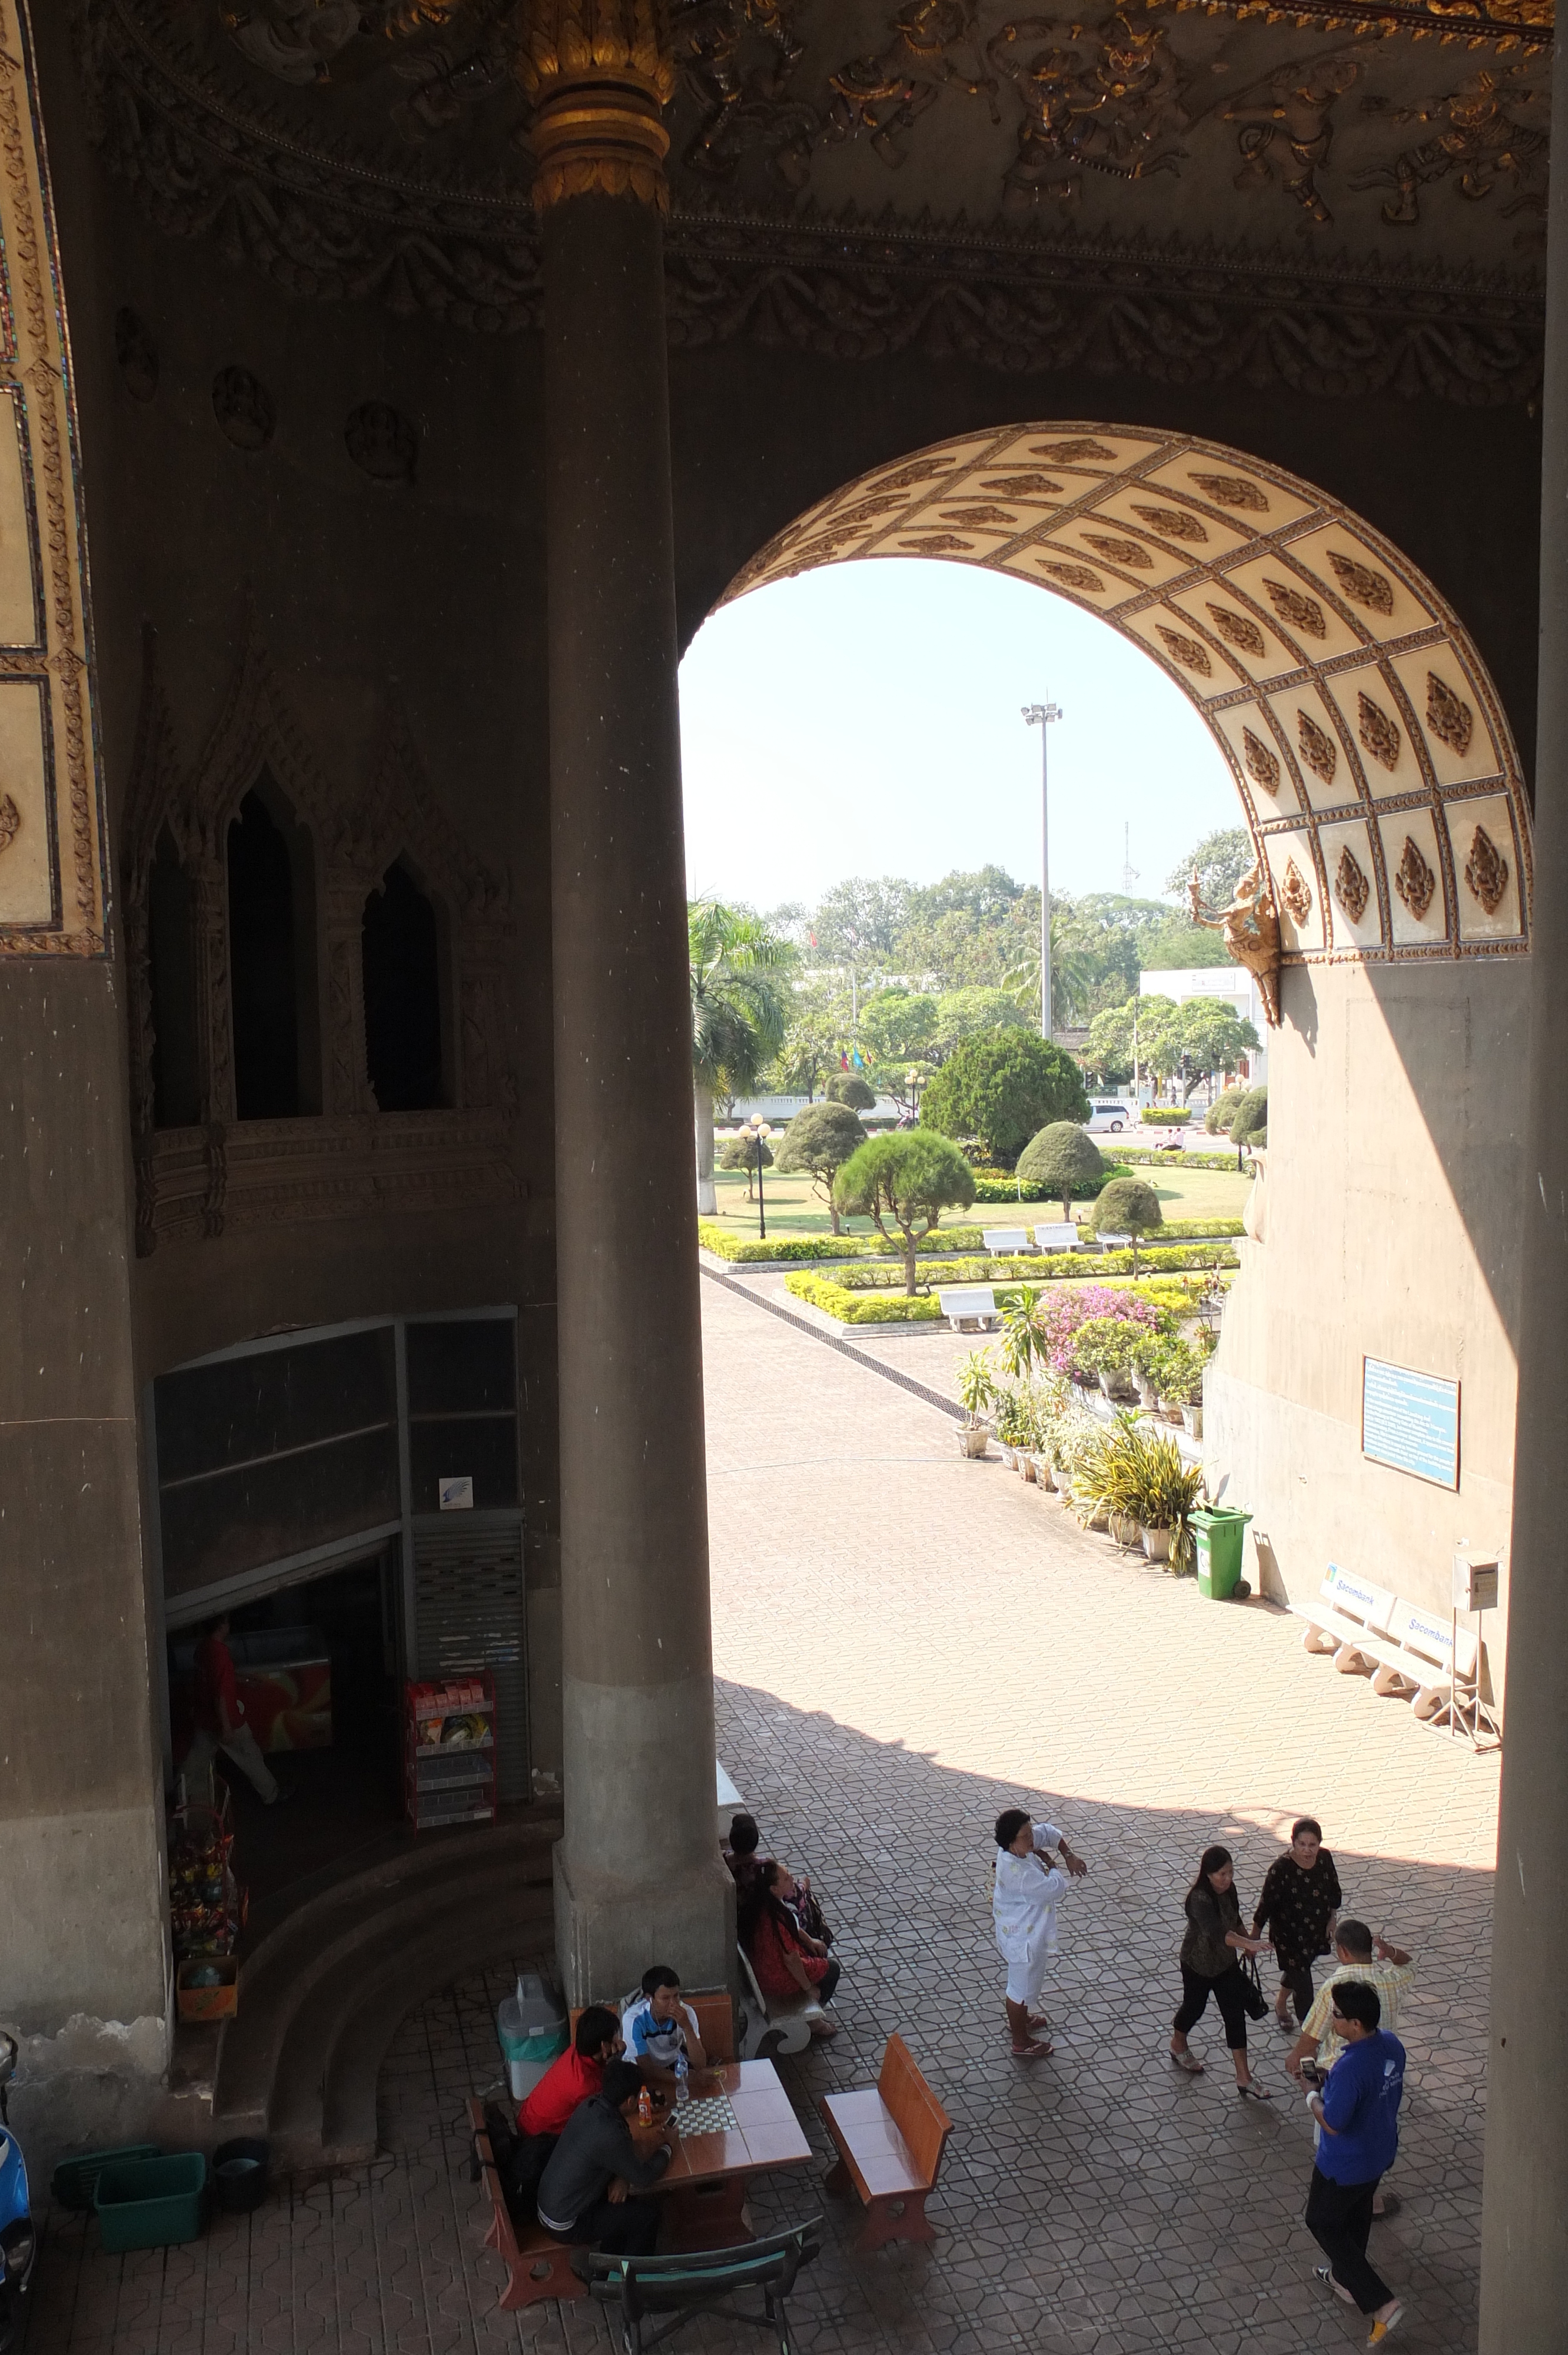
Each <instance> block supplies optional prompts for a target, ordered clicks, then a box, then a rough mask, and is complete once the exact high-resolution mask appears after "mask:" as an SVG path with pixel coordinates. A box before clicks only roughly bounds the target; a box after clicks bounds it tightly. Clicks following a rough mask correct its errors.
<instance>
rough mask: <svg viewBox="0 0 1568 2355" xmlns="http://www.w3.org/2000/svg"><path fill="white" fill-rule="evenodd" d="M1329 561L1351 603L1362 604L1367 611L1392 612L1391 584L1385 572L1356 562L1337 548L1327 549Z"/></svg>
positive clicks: (1335, 576) (1336, 578)
mask: <svg viewBox="0 0 1568 2355" xmlns="http://www.w3.org/2000/svg"><path fill="white" fill-rule="evenodd" d="M1329 563H1330V568H1331V570H1332V571H1333V575H1334V578H1335V580H1336V581H1338V582H1339V584H1340V588H1341V589H1342V590H1343V591H1344V592H1345V595H1346V596H1347V597H1348V598H1349V599H1350V601H1351V603H1352V604H1353V605H1364V606H1365V607H1366V609H1367V611H1368V613H1393V582H1392V581H1390V580H1389V578H1388V575H1387V574H1386V573H1385V572H1374V571H1373V570H1372V566H1371V565H1370V564H1358V563H1357V562H1356V559H1355V558H1354V557H1353V556H1343V555H1341V554H1340V550H1339V549H1337V548H1331V549H1330V550H1329Z"/></svg>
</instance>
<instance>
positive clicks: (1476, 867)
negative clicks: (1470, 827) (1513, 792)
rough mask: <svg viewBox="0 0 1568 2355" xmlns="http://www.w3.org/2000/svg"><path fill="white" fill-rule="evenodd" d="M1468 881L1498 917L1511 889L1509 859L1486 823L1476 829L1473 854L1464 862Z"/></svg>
mask: <svg viewBox="0 0 1568 2355" xmlns="http://www.w3.org/2000/svg"><path fill="white" fill-rule="evenodd" d="M1465 880H1466V882H1467V884H1468V886H1469V888H1470V890H1471V892H1472V893H1473V894H1474V896H1475V898H1476V899H1478V900H1479V901H1480V903H1481V906H1482V907H1483V908H1484V910H1485V911H1486V912H1487V914H1488V915H1489V916H1495V915H1496V914H1497V911H1498V910H1499V908H1500V907H1501V906H1502V903H1503V894H1504V893H1505V892H1506V890H1508V860H1507V859H1506V858H1504V857H1503V855H1502V853H1501V851H1500V850H1499V848H1498V847H1497V844H1496V843H1495V842H1494V841H1493V840H1492V838H1491V836H1490V835H1489V833H1488V832H1487V830H1486V827H1485V826H1478V827H1477V828H1476V834H1475V839H1474V841H1473V842H1472V843H1471V845H1470V855H1469V857H1468V858H1467V859H1466V861H1465Z"/></svg>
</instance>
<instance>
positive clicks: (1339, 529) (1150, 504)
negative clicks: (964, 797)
mask: <svg viewBox="0 0 1568 2355" xmlns="http://www.w3.org/2000/svg"><path fill="white" fill-rule="evenodd" d="M871 557H903V558H909V557H934V558H937V559H940V560H942V561H944V562H948V563H955V564H976V565H982V566H984V567H985V568H987V569H988V570H991V571H996V572H1003V573H1008V574H1011V575H1012V578H1014V579H1015V580H1020V581H1033V583H1035V584H1036V585H1037V586H1038V587H1040V588H1043V589H1047V590H1049V591H1051V592H1052V593H1053V594H1054V595H1055V596H1059V597H1065V598H1067V599H1069V600H1070V601H1071V602H1073V603H1074V604H1075V605H1079V606H1081V607H1083V608H1084V609H1085V610H1086V612H1088V613H1097V614H1098V615H1100V616H1101V618H1102V619H1104V620H1105V621H1107V622H1109V623H1112V624H1113V626H1114V627H1116V628H1117V629H1118V630H1120V631H1122V632H1123V633H1124V634H1125V635H1126V636H1128V637H1129V638H1131V639H1132V640H1133V641H1134V643H1135V644H1136V645H1139V647H1141V649H1142V650H1143V652H1144V653H1145V654H1146V655H1149V657H1150V660H1151V661H1154V662H1156V663H1158V664H1159V665H1160V668H1161V669H1162V670H1164V671H1165V672H1166V673H1167V674H1168V675H1169V676H1170V677H1171V678H1172V679H1174V680H1175V682H1176V684H1177V685H1178V686H1179V687H1181V690H1182V692H1183V693H1184V694H1185V695H1186V696H1187V697H1188V698H1190V699H1191V701H1192V703H1194V704H1195V705H1196V706H1197V708H1198V709H1199V710H1200V711H1201V712H1202V715H1203V718H1204V719H1205V720H1206V721H1207V722H1208V725H1209V728H1210V730H1211V732H1212V733H1213V738H1214V741H1215V742H1216V743H1217V744H1218V746H1219V747H1220V750H1221V751H1222V752H1223V753H1224V758H1225V760H1226V762H1227V763H1228V765H1229V767H1230V770H1231V773H1232V775H1233V776H1234V780H1235V785H1236V791H1237V793H1238V794H1239V795H1240V797H1241V801H1242V805H1243V808H1244V809H1245V814H1246V822H1247V825H1248V826H1249V828H1250V830H1251V832H1252V835H1253V838H1254V841H1255V844H1256V846H1257V849H1258V853H1259V856H1260V858H1261V859H1262V860H1263V862H1264V864H1265V867H1266V872H1267V875H1268V877H1269V879H1270V882H1271V885H1272V890H1273V896H1274V902H1275V906H1276V909H1277V913H1278V917H1279V922H1280V932H1281V939H1282V945H1283V949H1284V954H1285V957H1286V959H1287V961H1294V962H1298V963H1300V962H1310V961H1312V960H1314V959H1318V958H1323V957H1343V956H1351V957H1355V958H1365V959H1380V960H1382V959H1391V958H1397V959H1404V958H1410V957H1416V958H1420V957H1456V956H1475V955H1483V956H1498V955H1506V954H1510V953H1513V954H1517V953H1519V952H1520V951H1522V950H1523V949H1525V948H1526V947H1527V946H1528V935H1529V919H1530V877H1531V863H1530V816H1529V809H1528V805H1527V802H1526V798H1525V794H1524V789H1523V783H1522V780H1521V778H1520V769H1519V761H1518V756H1517V754H1516V752H1515V751H1514V746H1513V741H1512V738H1511V736H1510V731H1509V726H1508V722H1507V719H1505V717H1504V714H1503V711H1502V709H1501V706H1500V704H1499V700H1498V698H1497V694H1496V692H1495V690H1494V688H1493V687H1492V684H1491V681H1490V680H1489V677H1488V676H1487V673H1486V670H1485V668H1484V667H1483V666H1482V663H1481V661H1480V658H1479V656H1478V654H1477V652H1476V649H1475V647H1474V645H1472V644H1471V642H1470V639H1469V637H1468V636H1467V633H1466V632H1465V630H1464V628H1463V626H1462V625H1461V623H1459V621H1458V619H1457V616H1456V615H1455V614H1454V613H1452V612H1451V611H1450V610H1449V608H1448V606H1447V605H1446V603H1445V602H1444V600H1443V599H1442V598H1441V597H1440V596H1439V595H1438V593H1437V591H1436V590H1435V589H1434V588H1433V586H1432V583H1431V582H1430V581H1427V580H1426V579H1425V576H1424V575H1423V574H1422V573H1420V572H1418V571H1417V570H1416V569H1415V567H1414V565H1412V564H1411V563H1410V562H1409V561H1408V560H1407V559H1405V558H1404V557H1403V556H1402V555H1401V554H1400V552H1399V550H1398V549H1396V548H1394V547H1393V545H1392V544H1391V543H1390V542H1389V541H1388V540H1386V539H1384V538H1383V536H1382V535H1381V533H1378V532H1376V531H1374V530H1373V529H1372V527H1371V526H1370V525H1369V524H1367V523H1365V522H1363V521H1362V520H1361V518H1360V517H1357V516H1354V515H1351V513H1350V512H1349V511H1348V510H1347V509H1346V508H1344V507H1342V506H1340V505H1339V504H1338V503H1337V502H1336V501H1335V500H1332V499H1330V498H1328V497H1326V496H1324V495H1323V494H1322V493H1321V492H1319V491H1317V490H1315V489H1314V488H1313V487H1312V485H1310V484H1308V483H1303V482H1299V481H1298V480H1297V479H1296V478H1295V477H1294V476H1292V475H1290V474H1285V473H1283V472H1282V471H1281V470H1280V469H1279V468H1277V467H1274V466H1266V465H1263V464H1259V463H1258V461H1257V460H1255V459H1253V458H1249V457H1246V456H1245V455H1243V454H1242V453H1240V452H1238V451H1235V450H1232V449H1227V448H1225V447H1224V446H1223V445H1221V444H1219V443H1216V442H1201V441H1197V440H1194V439H1193V438H1192V437H1191V436H1189V435H1181V434H1172V435H1165V436H1161V435H1158V434H1154V433H1150V432H1146V431H1142V430H1139V431H1128V430H1126V429H1124V428H1121V427H1118V426H1105V425H1099V424H1038V425H1015V426H1011V427H1008V428H1007V429H1005V430H1004V431H1002V432H987V433H978V434H973V435H969V436H966V437H964V438H962V439H960V440H958V441H952V442H939V443H938V444H937V445H936V446H935V447H933V448H931V449H928V450H922V451H920V452H918V453H916V454H915V455H913V456H910V457H906V458H902V459H898V460H895V462H894V463H893V464H889V465H886V466H882V467H879V468H878V469H877V470H876V471H875V472H874V473H873V474H863V475H862V476H861V478H860V479H859V481H857V482H854V483H851V484H848V485H845V487H844V488H843V489H842V490H840V491H836V492H835V493H834V494H833V495H832V497H831V498H827V499H824V500H822V501H821V503H820V504H819V505H818V506H815V507H812V508H811V509H810V512H809V513H808V514H806V515H804V516H802V517H800V519H799V521H798V522H796V523H793V524H791V525H790V526H789V528H788V529H787V530H785V531H783V532H780V533H779V537H778V538H776V539H774V540H773V541H771V542H770V543H769V545H768V547H767V548H765V549H763V550H762V551H761V553H760V554H759V555H758V556H757V557H756V558H754V559H753V560H752V561H751V563H749V564H748V565H747V567H746V568H745V570H743V571H742V572H741V573H740V574H739V575H738V576H737V577H736V580H735V581H733V582H732V583H731V585H730V587H729V589H728V590H727V591H726V595H725V597H724V599H723V601H722V602H724V603H726V604H727V603H728V602H730V601H731V600H732V599H734V598H736V597H740V596H744V595H746V594H747V592H748V591H751V590H754V589H758V588H761V587H763V586H764V585H765V584H767V583H768V582H770V581H784V580H789V579H790V578H792V577H793V576H794V575H796V574H798V573H801V572H807V571H810V570H813V569H814V568H815V567H817V566H819V565H823V564H842V563H845V562H848V561H852V560H859V559H864V558H871ZM1079 716H1080V718H1081V717H1082V715H1079Z"/></svg>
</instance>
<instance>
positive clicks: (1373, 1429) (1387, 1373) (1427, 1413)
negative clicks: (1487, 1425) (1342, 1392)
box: [1361, 1358, 1459, 1488]
mask: <svg viewBox="0 0 1568 2355" xmlns="http://www.w3.org/2000/svg"><path fill="white" fill-rule="evenodd" d="M1361 1454H1362V1455H1370V1456H1371V1457H1372V1461H1373V1463H1374V1464H1391V1465H1393V1468H1394V1470H1395V1471H1396V1472H1414V1475H1415V1476H1416V1478H1417V1479H1419V1480H1430V1481H1432V1482H1433V1483H1434V1484H1435V1485H1436V1487H1439V1488H1457V1487H1458V1485H1459V1385H1458V1383H1457V1382H1447V1381H1445V1380H1443V1379H1442V1377H1441V1375H1438V1374H1414V1373H1412V1372H1411V1370H1410V1369H1409V1368H1408V1366H1389V1365H1385V1364H1384V1363H1383V1359H1381V1358H1363V1359H1361Z"/></svg>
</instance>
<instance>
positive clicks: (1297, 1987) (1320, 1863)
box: [1252, 1816, 1340, 2036]
mask: <svg viewBox="0 0 1568 2355" xmlns="http://www.w3.org/2000/svg"><path fill="white" fill-rule="evenodd" d="M1339 1918H1340V1876H1339V1874H1338V1873H1337V1872H1336V1871H1335V1870H1334V1859H1333V1858H1332V1857H1331V1856H1330V1854H1329V1851H1328V1849H1326V1848H1325V1847H1324V1846H1323V1827H1322V1825H1321V1824H1320V1823H1319V1822H1318V1821H1317V1819H1316V1817H1312V1816H1302V1817H1299V1818H1298V1821H1297V1822H1295V1823H1294V1824H1292V1825H1291V1827H1290V1846H1289V1847H1288V1848H1287V1849H1286V1851H1285V1853H1284V1855H1283V1856H1277V1857H1276V1858H1275V1859H1274V1862H1273V1863H1272V1864H1271V1865H1270V1866H1269V1868H1268V1870H1267V1871H1266V1873H1265V1874H1264V1877H1263V1894H1262V1896H1261V1897H1260V1898H1259V1899H1258V1901H1257V1911H1256V1912H1255V1913H1254V1915H1253V1917H1252V1934H1253V1936H1254V1937H1256V1936H1257V1935H1258V1934H1259V1932H1260V1931H1261V1930H1262V1929H1263V1928H1264V1926H1265V1924H1267V1926H1268V1928H1269V1929H1270V1930H1272V1931H1273V1933H1274V1959H1275V1961H1276V1962H1277V1964H1278V1966H1279V1994H1278V1997H1277V2000H1276V2002H1275V2006H1274V2017H1275V2019H1276V2020H1277V2023H1278V2025H1279V2026H1280V2027H1281V2028H1282V2029H1283V2030H1284V2031H1285V2033H1286V2035H1287V2036H1288V2035H1289V2034H1290V2020H1289V2017H1288V2014H1287V2011H1286V2008H1285V2007H1286V2000H1287V1998H1289V1999H1290V2001H1292V2002H1293V2003H1294V2004H1295V2006H1296V2024H1297V2027H1298V2028H1304V2027H1305V2026H1306V2023H1307V2015H1308V2012H1309V2011H1310V2010H1311V2009H1312V1966H1313V1964H1314V1963H1315V1962H1316V1961H1317V1959H1318V1957H1319V1955H1326V1954H1327V1953H1328V1952H1329V1950H1330V1947H1331V1946H1332V1945H1333V1943H1334V1924H1335V1923H1336V1922H1337V1921H1338V1920H1339Z"/></svg>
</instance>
